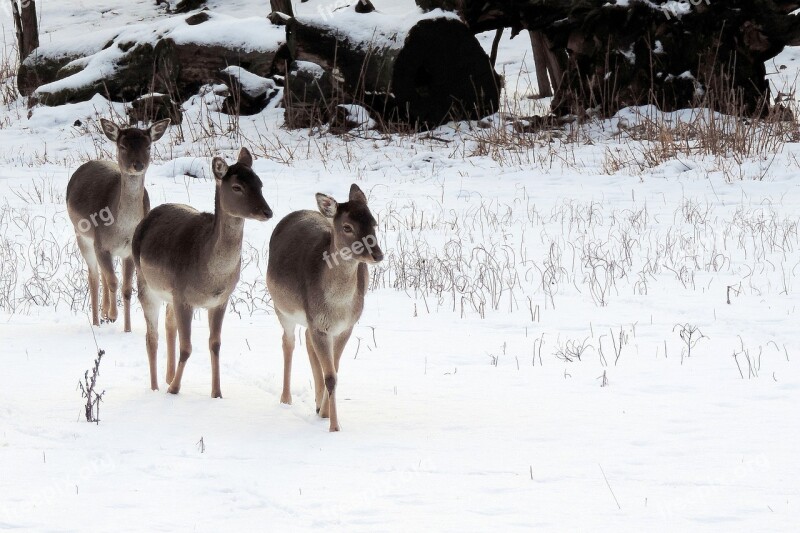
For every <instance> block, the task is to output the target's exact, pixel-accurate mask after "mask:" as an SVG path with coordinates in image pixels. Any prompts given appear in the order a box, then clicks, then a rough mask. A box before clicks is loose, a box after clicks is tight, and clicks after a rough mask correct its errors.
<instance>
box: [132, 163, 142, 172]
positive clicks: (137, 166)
mask: <svg viewBox="0 0 800 533" xmlns="http://www.w3.org/2000/svg"><path fill="white" fill-rule="evenodd" d="M133 170H135V171H136V172H141V171H142V170H144V163H142V162H141V161H137V162H135V163H134V164H133Z"/></svg>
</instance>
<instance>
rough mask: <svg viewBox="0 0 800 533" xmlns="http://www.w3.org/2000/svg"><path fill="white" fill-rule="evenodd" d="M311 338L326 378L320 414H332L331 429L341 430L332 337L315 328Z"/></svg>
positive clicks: (323, 415)
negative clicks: (337, 410) (337, 406)
mask: <svg viewBox="0 0 800 533" xmlns="http://www.w3.org/2000/svg"><path fill="white" fill-rule="evenodd" d="M311 340H312V342H313V344H314V352H315V353H316V354H317V360H318V361H319V365H320V367H321V369H322V376H323V378H324V380H325V396H323V399H322V407H321V411H320V416H322V417H323V418H324V417H325V415H328V416H330V419H331V421H330V428H329V429H330V431H339V429H340V428H339V418H338V416H337V415H336V367H335V364H334V362H333V360H334V355H333V349H334V347H333V343H332V342H331V341H332V339H331V338H330V337H329V336H328V335H327V334H326V333H323V332H321V331H319V330H316V329H314V330H312V331H311Z"/></svg>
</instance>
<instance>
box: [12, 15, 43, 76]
mask: <svg viewBox="0 0 800 533" xmlns="http://www.w3.org/2000/svg"><path fill="white" fill-rule="evenodd" d="M11 9H12V11H13V16H14V26H15V28H16V31H17V47H18V48H19V60H20V62H22V60H24V59H25V58H26V57H28V55H29V54H30V53H31V52H33V51H34V50H36V49H37V48H39V23H38V21H37V20H36V1H35V0H23V1H22V10H21V11H20V5H19V3H18V2H17V0H11Z"/></svg>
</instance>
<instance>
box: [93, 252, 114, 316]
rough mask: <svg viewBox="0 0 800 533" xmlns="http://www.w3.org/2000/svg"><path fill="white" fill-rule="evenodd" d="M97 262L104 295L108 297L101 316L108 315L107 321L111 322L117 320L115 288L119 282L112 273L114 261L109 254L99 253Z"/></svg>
mask: <svg viewBox="0 0 800 533" xmlns="http://www.w3.org/2000/svg"><path fill="white" fill-rule="evenodd" d="M97 262H98V263H99V264H100V272H101V273H102V274H103V283H104V284H105V286H106V291H105V293H106V295H107V296H108V300H109V302H108V307H107V308H106V309H103V314H106V313H107V314H108V319H109V320H110V321H111V322H115V321H116V320H117V287H118V285H119V281H118V280H117V275H116V274H115V273H114V259H113V258H112V257H111V252H99V253H98V254H97ZM105 299H106V296H105V295H104V296H103V304H105Z"/></svg>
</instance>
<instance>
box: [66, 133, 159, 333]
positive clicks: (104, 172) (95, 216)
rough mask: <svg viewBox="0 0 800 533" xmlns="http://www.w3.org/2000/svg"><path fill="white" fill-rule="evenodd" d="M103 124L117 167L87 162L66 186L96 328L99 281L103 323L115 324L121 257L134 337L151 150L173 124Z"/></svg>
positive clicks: (127, 315) (127, 318)
mask: <svg viewBox="0 0 800 533" xmlns="http://www.w3.org/2000/svg"><path fill="white" fill-rule="evenodd" d="M100 124H101V126H102V128H103V133H105V135H106V137H108V138H109V139H110V140H111V141H112V142H114V143H115V144H116V146H117V162H116V163H114V162H112V161H88V162H86V163H84V164H83V165H81V166H80V167H78V169H77V170H76V171H75V172H74V173H73V174H72V177H70V179H69V183H68V184H67V213H68V214H69V218H70V220H71V221H72V225H73V226H74V227H75V237H76V238H77V241H78V248H79V249H80V251H81V255H82V256H83V259H84V260H85V261H86V266H87V267H88V270H89V299H90V301H91V305H92V324H94V325H95V326H99V325H100V320H99V317H98V309H97V291H98V281H100V280H102V289H103V306H102V312H103V319H105V320H109V321H111V322H114V321H116V320H117V288H118V286H119V282H118V280H117V276H116V274H115V273H114V257H119V258H120V259H121V260H122V301H123V306H124V311H125V331H130V330H131V310H130V307H131V306H130V304H131V292H132V288H133V271H134V266H133V258H132V257H131V240H132V239H133V232H134V230H135V229H136V225H137V224H139V222H140V221H141V220H142V218H144V216H145V215H147V213H148V211H150V200H149V198H148V196H147V190H145V188H144V176H145V173H146V172H147V167H148V166H149V165H150V146H151V145H152V143H153V142H155V141H157V140H159V139H160V138H161V137H162V136H163V135H164V132H165V131H166V130H167V126H169V119H165V120H161V121H159V122H156V123H155V124H153V125H152V126H150V127H149V128H148V129H146V130H141V129H138V128H125V129H122V128H120V127H119V126H117V125H116V124H114V123H113V122H111V121H109V120H106V119H100ZM98 267H99V268H98Z"/></svg>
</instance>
